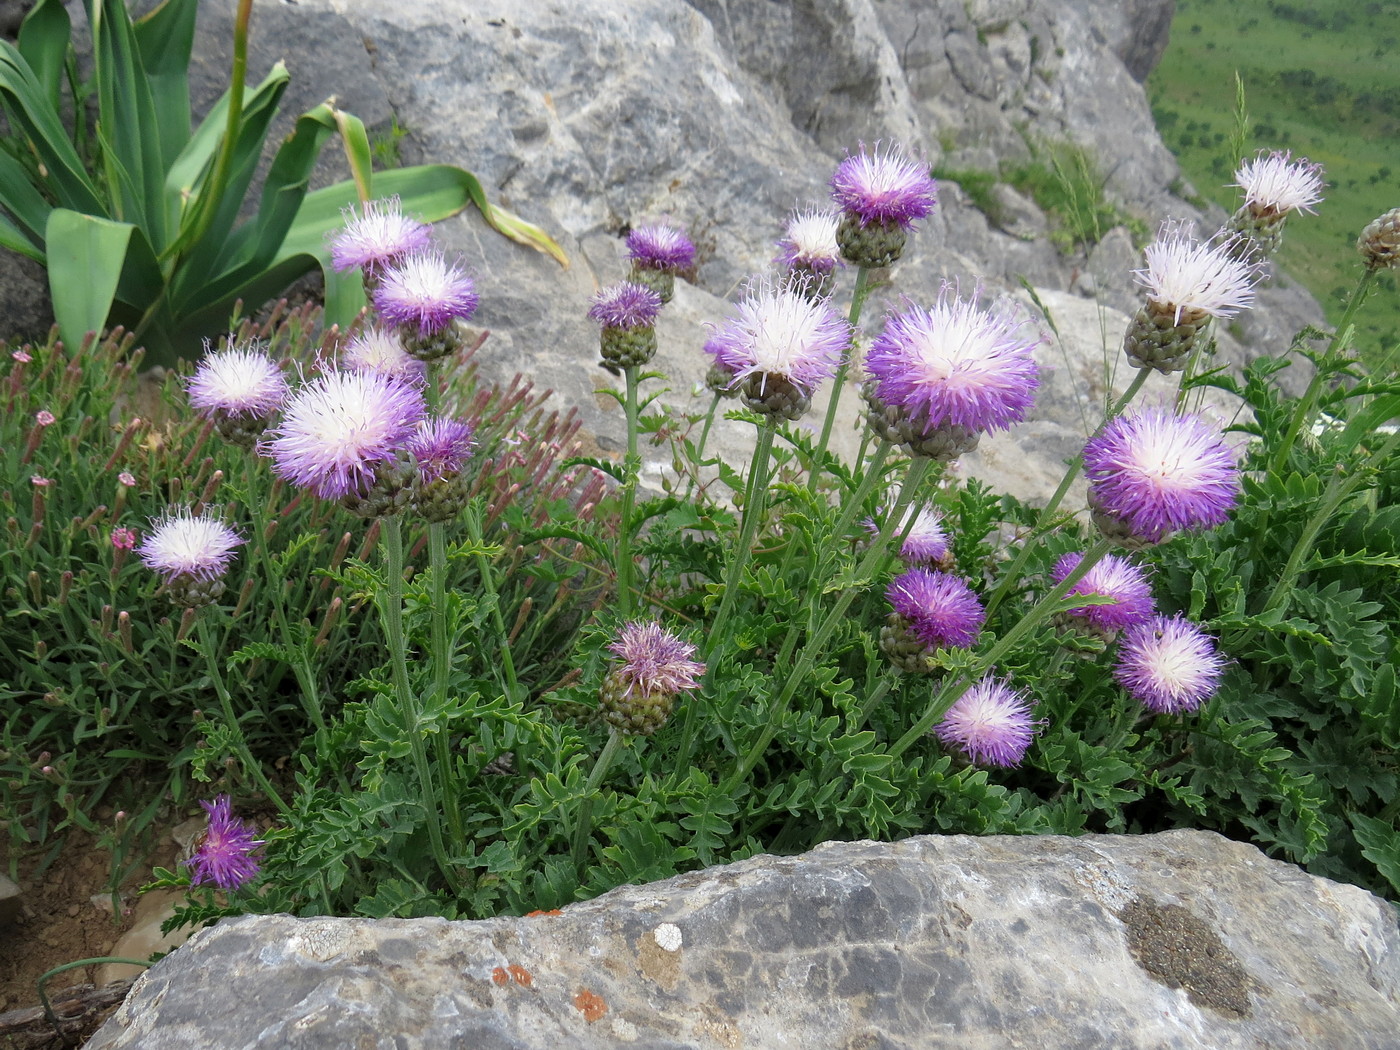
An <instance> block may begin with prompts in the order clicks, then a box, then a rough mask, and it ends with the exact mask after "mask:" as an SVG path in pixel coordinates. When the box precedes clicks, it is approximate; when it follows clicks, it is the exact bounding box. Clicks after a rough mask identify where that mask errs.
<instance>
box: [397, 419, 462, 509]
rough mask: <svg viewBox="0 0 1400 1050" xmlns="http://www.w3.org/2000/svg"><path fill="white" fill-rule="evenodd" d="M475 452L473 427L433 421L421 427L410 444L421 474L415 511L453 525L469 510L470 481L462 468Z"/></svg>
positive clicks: (416, 485) (415, 488)
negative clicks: (465, 509)
mask: <svg viewBox="0 0 1400 1050" xmlns="http://www.w3.org/2000/svg"><path fill="white" fill-rule="evenodd" d="M474 448H475V445H474V443H473V441H472V426H471V424H470V423H467V422H464V421H463V420H460V419H448V418H444V417H433V418H431V419H426V420H424V421H422V422H420V423H419V424H418V429H417V430H416V431H415V432H414V434H413V437H411V438H410V439H409V441H408V452H409V454H410V455H411V456H412V457H413V462H414V464H415V466H416V467H417V470H418V476H417V478H416V479H415V481H414V486H413V509H414V510H416V511H417V512H418V513H419V515H421V516H422V517H423V518H425V519H426V520H427V521H429V522H443V521H451V520H452V519H454V518H456V517H457V516H458V515H460V514H461V513H462V510H463V508H465V507H466V505H467V501H468V500H469V499H470V493H469V491H468V481H469V479H468V477H467V475H466V474H465V473H463V468H465V467H466V465H467V460H469V459H470V458H471V456H472V452H473V450H474Z"/></svg>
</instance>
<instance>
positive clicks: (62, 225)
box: [44, 208, 162, 346]
mask: <svg viewBox="0 0 1400 1050" xmlns="http://www.w3.org/2000/svg"><path fill="white" fill-rule="evenodd" d="M44 240H45V242H46V243H47V245H48V264H49V292H50V294H51V295H52V296H53V313H54V318H55V320H57V321H58V328H59V332H60V334H61V335H62V336H63V339H64V340H65V341H66V342H67V343H68V344H69V345H70V346H77V345H78V344H79V342H80V341H81V340H82V338H83V336H84V335H86V334H87V333H88V332H97V331H101V330H102V328H103V327H105V325H106V322H107V315H108V314H109V313H110V312H111V309H112V303H113V301H114V300H116V299H118V298H120V299H121V301H122V302H125V303H128V304H130V305H131V306H134V307H138V308H139V307H143V306H145V305H146V304H149V303H153V302H155V301H156V299H157V298H158V297H159V295H160V290H161V286H162V278H161V273H160V268H159V267H158V266H157V265H156V260H155V254H154V253H153V252H152V251H151V246H150V243H149V242H148V241H147V240H146V237H145V234H144V233H142V231H141V230H140V229H138V228H137V227H136V226H134V225H133V224H131V223H128V222H113V221H112V220H111V219H104V218H99V217H97V216H94V215H83V214H81V213H80V212H75V211H70V210H69V209H67V208H55V209H54V210H53V213H52V214H51V215H50V216H49V222H48V227H47V229H46V230H45V233H44Z"/></svg>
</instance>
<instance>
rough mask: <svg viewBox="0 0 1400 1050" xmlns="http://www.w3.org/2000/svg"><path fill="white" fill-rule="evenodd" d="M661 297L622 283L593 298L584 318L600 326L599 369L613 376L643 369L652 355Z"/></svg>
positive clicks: (639, 286)
mask: <svg viewBox="0 0 1400 1050" xmlns="http://www.w3.org/2000/svg"><path fill="white" fill-rule="evenodd" d="M661 306H662V303H661V296H660V295H658V294H657V293H656V291H654V290H653V289H651V288H649V287H647V286H646V285H644V284H637V283H635V282H633V281H623V282H622V283H621V284H615V285H613V286H612V287H611V288H605V289H603V291H601V292H599V293H598V294H597V295H595V296H594V297H593V305H592V306H590V307H589V308H588V316H589V317H591V318H592V319H593V320H595V321H597V322H598V324H599V325H601V326H602V329H603V332H602V335H601V337H600V342H599V345H600V350H599V352H600V354H601V355H602V358H603V367H604V368H606V369H608V370H609V371H610V372H612V373H613V374H614V375H617V374H618V373H619V372H620V371H621V370H622V369H624V368H636V367H637V366H639V365H644V364H646V363H647V362H648V361H650V360H651V359H652V358H653V357H654V356H655V355H656V319H657V317H658V316H660V314H661Z"/></svg>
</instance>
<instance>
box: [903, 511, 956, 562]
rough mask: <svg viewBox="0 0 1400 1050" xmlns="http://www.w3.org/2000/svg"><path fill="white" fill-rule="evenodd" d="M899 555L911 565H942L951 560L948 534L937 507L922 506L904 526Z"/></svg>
mask: <svg viewBox="0 0 1400 1050" xmlns="http://www.w3.org/2000/svg"><path fill="white" fill-rule="evenodd" d="M899 556H900V557H901V558H903V559H904V560H905V561H906V562H907V563H909V564H910V565H920V566H942V565H944V564H945V563H946V562H948V561H949V559H950V556H951V551H950V550H949V547H948V534H947V533H946V532H944V531H943V515H942V514H941V513H940V512H939V511H938V509H937V508H936V507H920V508H919V510H918V512H917V513H916V514H915V515H914V520H913V521H911V522H910V523H909V524H908V525H906V526H905V528H904V536H903V538H902V541H901V543H900V546H899Z"/></svg>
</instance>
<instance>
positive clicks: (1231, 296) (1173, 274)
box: [1133, 222, 1263, 324]
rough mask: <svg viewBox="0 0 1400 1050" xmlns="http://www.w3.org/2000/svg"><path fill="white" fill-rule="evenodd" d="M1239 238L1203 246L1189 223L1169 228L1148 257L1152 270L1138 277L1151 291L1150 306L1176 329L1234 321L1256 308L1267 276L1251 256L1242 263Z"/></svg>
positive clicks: (1166, 226) (1149, 248) (1136, 272)
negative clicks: (1185, 323) (1185, 324)
mask: <svg viewBox="0 0 1400 1050" xmlns="http://www.w3.org/2000/svg"><path fill="white" fill-rule="evenodd" d="M1238 245H1239V242H1238V240H1237V239H1232V240H1223V241H1215V242H1209V241H1208V242H1200V241H1197V240H1196V239H1195V236H1194V231H1193V229H1192V227H1191V225H1190V224H1189V223H1170V222H1169V223H1164V224H1163V225H1162V229H1161V231H1160V232H1159V233H1158V235H1157V239H1156V240H1155V241H1153V242H1152V243H1151V244H1149V245H1148V246H1147V249H1146V251H1145V252H1144V255H1145V256H1146V259H1147V269H1145V270H1134V271H1133V276H1134V277H1136V278H1137V280H1138V283H1139V284H1141V285H1142V286H1143V287H1144V288H1146V289H1147V299H1148V301H1149V302H1150V303H1151V304H1152V305H1153V307H1155V308H1156V309H1157V310H1158V311H1159V312H1161V313H1169V314H1171V315H1172V317H1173V323H1174V324H1181V323H1182V319H1183V317H1184V318H1185V319H1186V320H1187V321H1191V322H1195V321H1200V320H1202V319H1204V317H1205V316H1207V315H1209V316H1211V317H1234V316H1235V314H1237V313H1239V312H1240V311H1241V310H1247V309H1249V308H1250V307H1251V306H1252V305H1254V286H1255V285H1256V284H1257V283H1258V282H1259V280H1260V278H1262V277H1263V271H1262V270H1261V269H1260V267H1259V266H1258V264H1257V263H1256V262H1255V261H1254V260H1253V259H1252V258H1249V257H1246V258H1243V259H1241V258H1238V257H1237V254H1236V253H1237V250H1238Z"/></svg>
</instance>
